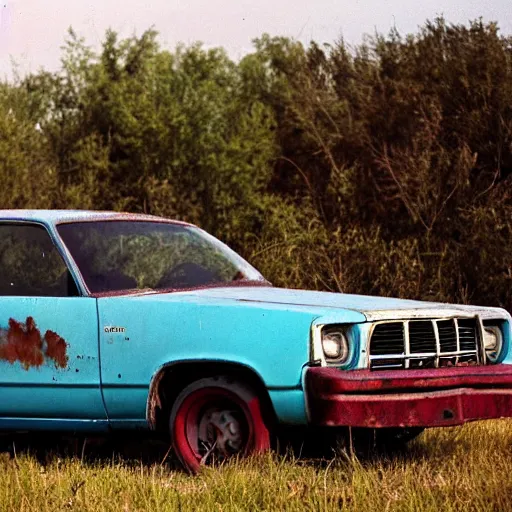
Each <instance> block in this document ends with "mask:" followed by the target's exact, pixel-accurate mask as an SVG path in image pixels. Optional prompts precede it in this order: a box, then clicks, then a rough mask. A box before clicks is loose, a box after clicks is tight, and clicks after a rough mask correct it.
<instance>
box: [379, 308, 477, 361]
mask: <svg viewBox="0 0 512 512" xmlns="http://www.w3.org/2000/svg"><path fill="white" fill-rule="evenodd" d="M478 332H479V331H478V320H477V319H476V318H459V319H428V320H407V321H400V322H383V323H378V324H376V325H375V327H374V329H373V332H372V336H371V340H370V368H375V369H377V368H378V369H381V370H382V369H390V370H391V369H397V368H433V367H437V366H441V367H443V366H453V365H457V364H480V360H479V335H478ZM406 339H407V340H408V343H407V344H406Z"/></svg>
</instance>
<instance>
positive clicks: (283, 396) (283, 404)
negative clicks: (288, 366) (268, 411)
mask: <svg viewBox="0 0 512 512" xmlns="http://www.w3.org/2000/svg"><path fill="white" fill-rule="evenodd" d="M269 395H270V400H272V405H273V406H274V411H275V413H276V416H277V417H278V418H279V421H280V422H281V423H283V424H286V425H306V424H307V416H306V404H305V401H304V391H303V390H302V389H278V390H272V389H271V390H270V391H269Z"/></svg>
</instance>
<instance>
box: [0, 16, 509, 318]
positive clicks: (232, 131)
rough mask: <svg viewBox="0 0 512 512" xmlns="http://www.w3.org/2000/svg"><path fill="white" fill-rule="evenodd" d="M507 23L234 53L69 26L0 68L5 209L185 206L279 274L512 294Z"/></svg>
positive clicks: (295, 282) (308, 280)
mask: <svg viewBox="0 0 512 512" xmlns="http://www.w3.org/2000/svg"><path fill="white" fill-rule="evenodd" d="M511 174H512V38H510V37H506V36H503V35H501V34H500V32H499V29H498V26H497V25H496V24H494V23H484V22H483V21H482V20H476V21H474V22H471V23H469V24H468V25H452V24H449V23H448V22H446V21H445V20H444V19H442V18H438V19H435V20H433V21H428V22H426V23H425V25H424V26H423V27H422V28H421V29H419V30H418V32H417V33H416V34H412V35H405V36H404V35H401V34H400V33H399V32H398V31H396V30H392V31H391V32H390V33H389V34H387V35H380V34H377V35H375V36H373V37H367V38H366V39H365V41H364V43H362V44H360V45H358V46H355V47H351V46H349V45H348V44H346V43H345V42H344V41H343V40H340V41H337V42H334V43H333V44H330V45H319V44H317V43H315V42H311V43H310V44H309V46H307V47H306V46H304V45H302V44H301V43H299V42H297V41H294V40H291V39H288V38H284V37H270V36H268V35H263V36H262V37H261V38H260V39H258V40H256V41H255V42H254V50H253V51H252V52H251V53H250V54H248V55H246V56H245V57H244V58H242V59H241V60H240V61H237V62H234V61H233V60H231V59H230V58H229V57H228V55H227V54H226V53H225V51H224V50H222V49H220V48H219V49H209V50H207V49H204V48H203V47H201V45H199V44H196V45H191V46H178V47H177V48H176V49H175V50H173V51H168V50H166V49H162V48H161V47H160V46H159V44H158V36H157V34H156V33H155V32H154V31H152V30H148V31H147V32H145V33H144V34H142V35H141V36H140V37H132V38H128V39H120V38H119V37H118V36H117V34H116V33H115V32H113V31H108V32H107V33H106V35H105V37H104V40H103V43H102V45H101V49H100V50H99V51H98V52H95V51H93V50H92V49H91V48H90V47H88V46H87V44H86V42H85V41H84V40H83V39H81V38H80V37H78V36H77V35H76V34H75V33H74V32H73V31H72V30H70V32H69V34H68V37H67V39H66V43H65V45H64V47H63V48H62V61H61V67H60V69H59V70H58V71H56V72H48V71H44V70H41V71H39V72H37V73H33V74H30V75H27V76H17V77H15V78H14V79H13V80H10V81H3V82H2V83H0V180H1V181H0V182H1V183H2V187H0V207H1V208H87V209H114V210H125V211H132V212H146V213H152V214H156V215H164V216H168V217H173V218H177V219H182V220H186V221H190V222H193V223H195V224H198V225H200V226H201V227H203V228H205V229H206V230H208V231H209V232H211V233H212V234H214V235H216V236H217V237H219V238H220V239H222V240H223V241H225V242H227V243H228V244H229V245H230V246H231V247H233V248H234V249H235V250H237V251H238V252H240V253H241V254H242V255H243V256H244V257H246V258H247V259H248V260H249V261H250V262H252V263H253V264H254V265H255V266H257V267H258V268H259V269H260V270H261V271H262V272H263V273H264V275H265V276H266V277H267V278H268V279H269V280H270V281H271V282H273V283H274V284H275V285H278V286H291V287H302V288H313V289H323V290H330V291H343V292H355V293H364V294H377V295H389V296H400V297H407V298H423V299H430V300H439V301H455V302H463V303H468V302H470V303H476V304H487V305H499V306H503V307H506V308H508V309H509V310H511V309H512V286H511V284H512V270H511V269H512V267H511V262H510V254H511V250H512V236H511V230H512V215H511V213H512V201H511V191H512V189H511V188H510V180H511V179H512V178H511Z"/></svg>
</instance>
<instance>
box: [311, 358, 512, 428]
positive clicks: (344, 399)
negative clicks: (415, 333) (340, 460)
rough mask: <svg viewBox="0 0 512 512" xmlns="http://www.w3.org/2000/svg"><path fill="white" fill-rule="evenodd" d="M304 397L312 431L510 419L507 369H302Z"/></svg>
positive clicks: (511, 380)
mask: <svg viewBox="0 0 512 512" xmlns="http://www.w3.org/2000/svg"><path fill="white" fill-rule="evenodd" d="M306 393H307V403H308V409H309V418H310V422H311V423H312V424H315V425H329V426H352V427H439V426H448V425H460V424H462V423H465V422H467V421H473V420H482V419H491V418H502V417H512V365H495V366H474V367H455V368H436V369H434V370H396V371H380V372H379V371H372V372H370V371H369V370H355V371H343V370H338V369H336V368H308V369H307V371H306Z"/></svg>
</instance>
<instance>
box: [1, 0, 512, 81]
mask: <svg viewBox="0 0 512 512" xmlns="http://www.w3.org/2000/svg"><path fill="white" fill-rule="evenodd" d="M0 2H1V3H0V76H5V74H6V73H9V71H10V69H11V63H10V60H11V57H12V58H13V59H14V60H15V61H16V62H17V63H18V64H19V66H20V70H21V71H22V72H27V71H37V70H38V69H39V68H40V67H45V68H47V69H50V70H54V69H56V68H57V66H58V64H59V57H60V46H61V45H62V43H63V41H64V37H65V34H66V30H67V28H68V27H69V26H72V27H73V28H74V29H75V31H77V32H78V33H79V34H80V35H82V36H84V37H85V38H86V40H87V43H88V44H90V45H92V46H95V47H98V46H99V44H100V42H101V41H102V40H103V36H104V33H105V30H106V29H107V28H108V27H111V28H113V29H114V30H116V31H118V32H119V33H120V34H121V35H122V36H130V35H133V34H134V33H136V34H141V33H142V32H143V31H144V30H145V29H147V28H149V27H151V26H153V27H154V28H155V29H156V30H157V31H158V32H159V33H160V42H161V44H162V45H163V46H164V47H167V48H170V49H172V48H174V46H175V45H176V43H178V42H184V43H191V42H194V41H202V42H203V43H204V44H205V45H207V46H223V47H224V48H226V49H227V50H228V52H229V54H230V55H231V56H232V57H233V58H238V57H240V56H242V55H243V54H244V53H246V52H247V51H249V50H250V49H251V40H252V39H253V38H255V37H259V36H260V35H261V34H262V33H264V32H268V33H270V34H271V35H286V36H291V37H294V38H296V39H299V40H301V41H303V42H305V43H307V42H308V41H310V40H311V39H314V40H315V41H317V42H333V41H334V40H336V39H337V38H339V37H340V36H341V35H343V37H344V38H345V40H347V41H348V42H349V43H352V44H357V43H359V42H361V39H362V36H363V34H368V33H370V34H372V33H374V32H375V30H378V31H379V32H388V31H389V29H390V28H391V27H392V26H393V25H396V27H397V28H398V30H399V31H400V32H402V33H403V32H415V31H416V30H417V28H418V26H420V25H422V24H423V23H424V22H425V20H426V19H428V18H429V19H432V18H434V17H435V16H437V15H441V14H442V15H444V16H445V18H446V19H447V20H448V21H450V22H453V23H467V21H468V20H473V19H475V18H478V17H480V16H482V17H483V19H484V20H485V21H497V22H498V23H499V26H500V28H501V30H502V33H504V34H507V35H508V34H512V17H511V7H512V0H485V1H482V0H478V1H477V0H422V1H421V2H415V1H414V0H364V1H361V0H350V1H348V0H345V1H340V0H316V1H314V0H309V1H305V0H209V1H208V0H150V1H147V0H146V3H143V2H142V1H140V0H0Z"/></svg>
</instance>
